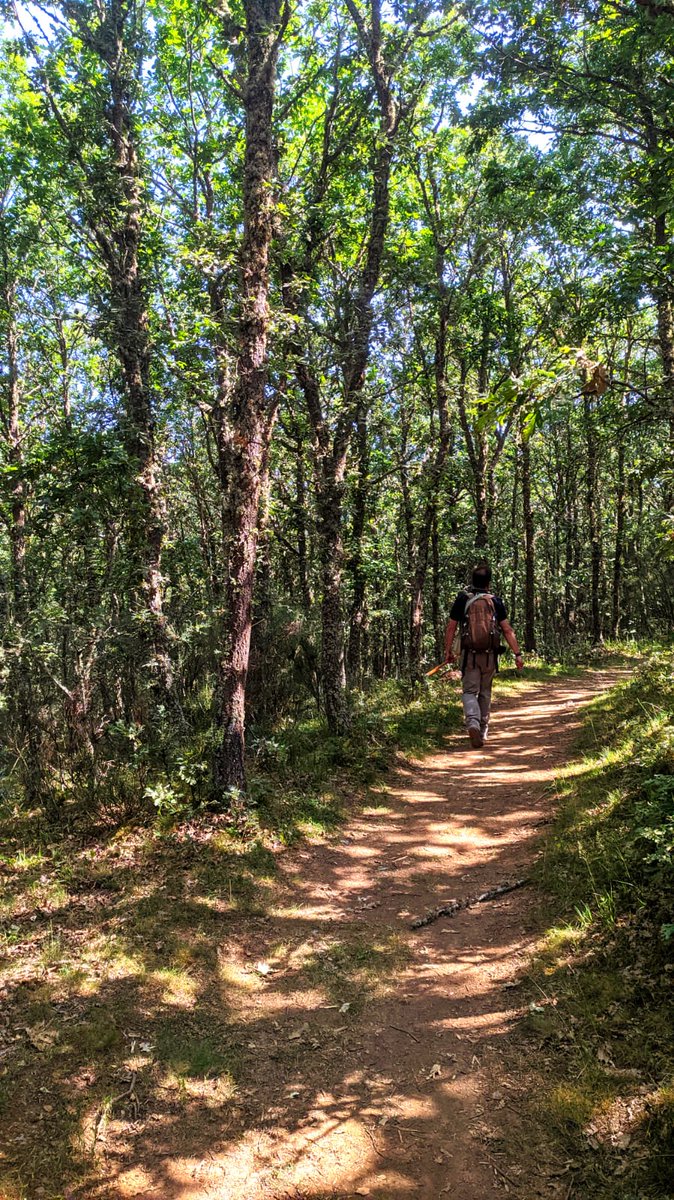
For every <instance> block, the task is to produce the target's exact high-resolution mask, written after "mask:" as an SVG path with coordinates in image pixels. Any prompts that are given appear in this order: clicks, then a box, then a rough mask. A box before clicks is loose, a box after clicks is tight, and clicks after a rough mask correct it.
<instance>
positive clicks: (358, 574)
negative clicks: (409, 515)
mask: <svg viewBox="0 0 674 1200" xmlns="http://www.w3.org/2000/svg"><path fill="white" fill-rule="evenodd" d="M356 447H357V453H358V471H357V476H356V487H355V492H354V497H353V522H352V526H351V546H352V550H351V558H350V570H351V579H352V584H353V599H352V602H351V617H350V623H349V648H348V654H347V663H348V675H349V679H350V681H351V682H352V683H355V684H360V683H361V682H362V673H363V644H364V637H365V628H366V620H367V610H366V604H365V590H366V574H365V564H364V562H363V537H364V535H365V525H366V520H367V488H368V476H369V469H370V443H369V437H368V429H367V415H366V411H365V405H364V404H360V405H359V408H358V415H357V418H356Z"/></svg>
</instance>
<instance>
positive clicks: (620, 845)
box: [525, 649, 674, 1200]
mask: <svg viewBox="0 0 674 1200" xmlns="http://www.w3.org/2000/svg"><path fill="white" fill-rule="evenodd" d="M673 665H674V663H673V658H672V653H671V649H670V650H669V651H666V650H660V651H658V652H657V653H656V654H654V655H652V656H651V657H650V658H649V659H648V660H647V661H646V662H644V663H643V664H642V665H641V666H640V667H639V668H638V670H637V671H636V672H635V673H634V674H633V675H632V676H631V677H630V678H629V679H628V680H626V681H625V682H624V683H621V684H619V685H618V686H617V687H615V688H612V689H611V690H610V691H609V692H606V693H603V694H601V695H599V696H598V697H597V698H596V699H595V700H594V701H593V702H592V703H591V704H590V705H589V706H588V709H587V710H586V716H585V720H584V725H583V730H582V734H581V736H580V739H579V743H578V752H579V753H578V757H577V758H576V759H575V760H574V761H573V762H571V763H570V765H569V766H568V768H567V769H566V770H565V771H564V772H563V773H562V774H561V776H560V777H559V779H558V781H557V784H556V787H557V790H558V794H559V799H560V810H559V815H558V818H557V821H556V824H555V826H554V829H553V832H552V834H551V836H549V837H548V838H547V839H546V842H545V848H544V853H543V856H542V858H541V860H540V863H539V867H538V873H537V882H538V884H539V885H540V886H541V888H542V889H544V892H545V893H546V894H547V897H548V901H547V908H546V912H547V917H548V921H549V923H550V924H549V929H548V932H547V934H546V937H545V939H544V942H543V944H542V948H541V951H540V954H539V956H538V959H537V961H536V962H535V964H534V970H533V972H532V974H531V976H530V982H531V993H530V1000H531V1002H530V1006H529V1014H528V1016H527V1018H526V1021H525V1027H526V1036H527V1041H532V1042H534V1043H536V1045H537V1047H538V1050H539V1051H540V1053H538V1054H535V1055H531V1054H529V1055H528V1062H529V1069H531V1064H532V1063H533V1064H534V1072H533V1073H534V1075H535V1073H536V1070H537V1069H538V1070H539V1071H540V1078H538V1080H536V1081H535V1085H534V1080H533V1079H532V1093H531V1094H532V1096H535V1097H536V1102H535V1106H533V1105H532V1117H533V1119H534V1121H535V1122H536V1124H537V1126H538V1127H539V1128H540V1130H541V1136H543V1133H542V1131H543V1127H544V1128H545V1130H546V1136H547V1135H548V1131H549V1130H550V1129H553V1130H554V1132H555V1137H556V1138H557V1139H558V1141H559V1143H560V1145H561V1149H562V1151H563V1156H564V1157H565V1159H566V1168H565V1170H566V1172H567V1173H568V1177H569V1181H570V1186H571V1183H572V1182H573V1185H574V1186H573V1188H572V1194H573V1195H574V1196H583V1197H584V1198H587V1200H590V1197H592V1198H593V1200H595V1198H596V1200H600V1198H601V1200H609V1197H610V1200H645V1198H646V1197H653V1198H655V1200H664V1198H665V1197H669V1196H672V1195H674V858H673V852H674V672H673V670H672V668H673ZM536 1063H538V1064H539V1066H538V1068H536V1066H535V1064H536Z"/></svg>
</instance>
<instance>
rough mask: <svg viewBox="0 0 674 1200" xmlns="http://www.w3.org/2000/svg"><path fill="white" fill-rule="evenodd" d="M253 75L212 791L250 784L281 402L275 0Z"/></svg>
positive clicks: (265, 9)
mask: <svg viewBox="0 0 674 1200" xmlns="http://www.w3.org/2000/svg"><path fill="white" fill-rule="evenodd" d="M245 12H246V54H247V76H246V81H245V84H244V88H243V104H244V112H245V156H244V176H243V214H244V232H243V240H242V246H241V312H240V317H239V346H238V355H237V363H236V380H235V384H234V393H233V397H232V404H231V411H230V414H229V443H228V478H227V480H226V488H227V510H226V522H227V527H228V541H229V544H228V551H229V564H228V566H229V569H228V579H227V592H226V601H227V602H226V618H225V620H226V624H225V629H224V630H223V640H224V647H223V652H222V656H221V661H220V704H221V721H222V742H221V745H220V748H219V750H218V753H217V754H216V757H215V764H214V783H215V788H216V793H218V794H220V793H222V792H223V791H226V790H227V789H231V788H243V787H244V786H245V761H244V752H245V720H246V711H245V703H246V679H247V675H248V661H249V655H250V636H251V614H252V603H253V583H254V576H255V558H256V553H257V544H258V528H257V524H258V512H259V505H260V495H261V492H262V487H263V484H264V478H265V474H266V471H267V457H268V450H269V441H270V438H271V431H272V427H273V421H274V416H275V408H274V406H273V405H272V404H270V401H269V399H268V397H267V394H266V386H267V374H268V372H267V339H268V334H269V299H268V297H269V254H270V248H271V243H272V237H273V196H272V188H271V183H272V180H273V178H274V169H275V161H274V147H273V129H272V117H273V110H274V94H275V85H276V62H277V56H278V45H279V37H280V3H279V0H246V4H245Z"/></svg>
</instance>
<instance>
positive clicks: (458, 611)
mask: <svg viewBox="0 0 674 1200" xmlns="http://www.w3.org/2000/svg"><path fill="white" fill-rule="evenodd" d="M470 595H471V593H470V592H459V594H458V596H457V597H456V600H455V601H454V603H453V605H452V609H451V612H450V614H449V619H450V621H458V622H459V624H460V623H461V621H462V620H463V614H464V613H465V611H466V604H467V603H468V600H469V598H470ZM494 612H495V614H496V620H497V621H498V623H499V625H500V624H501V623H502V622H503V621H507V620H508V610H507V608H506V606H505V604H504V603H503V601H502V599H501V597H500V596H494Z"/></svg>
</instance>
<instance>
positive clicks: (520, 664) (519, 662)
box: [515, 654, 524, 671]
mask: <svg viewBox="0 0 674 1200" xmlns="http://www.w3.org/2000/svg"><path fill="white" fill-rule="evenodd" d="M515 666H516V667H517V670H518V671H521V670H522V668H523V666H524V659H523V658H522V655H521V654H516V655H515Z"/></svg>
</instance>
